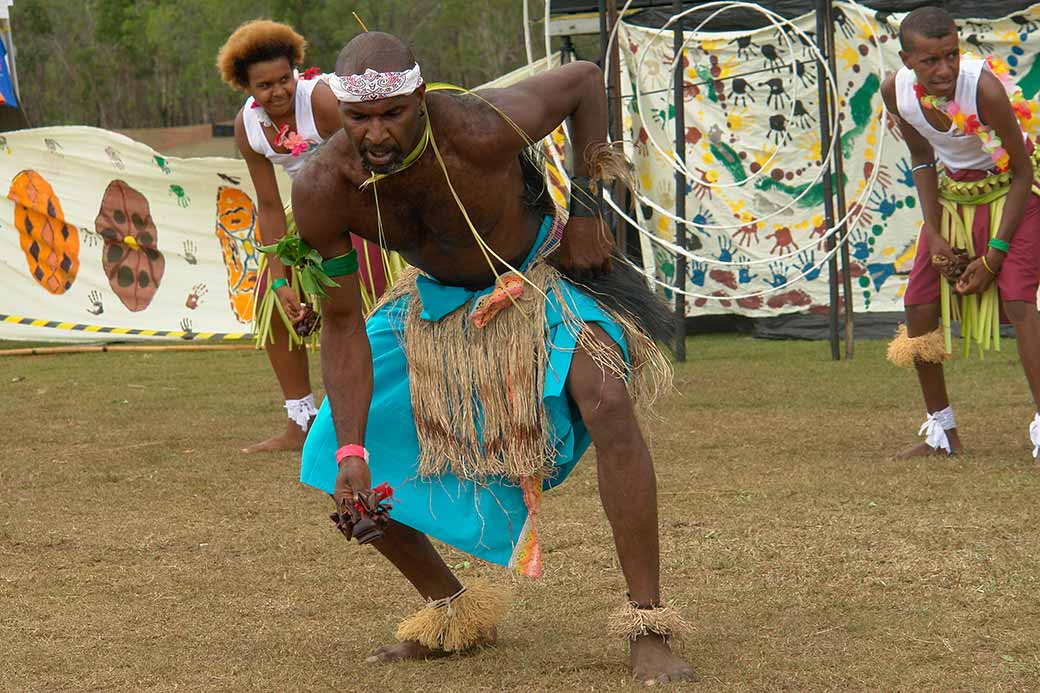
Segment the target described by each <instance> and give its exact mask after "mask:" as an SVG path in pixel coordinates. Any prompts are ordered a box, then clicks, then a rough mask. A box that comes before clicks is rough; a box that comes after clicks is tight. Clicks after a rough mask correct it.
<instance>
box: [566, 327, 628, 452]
mask: <svg viewBox="0 0 1040 693" xmlns="http://www.w3.org/2000/svg"><path fill="white" fill-rule="evenodd" d="M593 332H594V334H595V336H596V339H597V342H598V344H597V346H596V348H597V349H602V351H601V352H600V353H598V354H591V353H589V349H588V348H579V350H578V351H577V352H576V353H575V354H574V362H573V364H572V367H571V372H570V376H569V377H568V379H567V386H568V389H569V391H570V395H571V398H572V399H573V400H574V402H575V404H577V405H578V409H579V410H580V411H581V418H582V421H584V423H585V426H586V427H587V428H588V429H589V432H590V433H592V435H593V437H594V438H596V437H602V436H604V435H613V434H620V433H622V432H623V431H624V429H626V428H628V427H629V426H630V425H631V423H632V422H634V420H635V419H634V412H633V407H632V400H631V398H630V397H629V394H628V387H627V385H626V383H625V380H624V379H623V378H622V377H621V375H619V374H618V373H616V372H614V371H613V369H611V368H608V367H606V366H604V364H603V360H604V358H608V357H612V358H614V359H616V362H617V363H624V361H623V360H622V357H621V350H620V348H619V347H618V346H617V344H615V343H614V341H613V340H611V339H610V338H609V337H608V336H607V335H606V333H604V332H603V331H602V330H601V329H599V328H598V327H595V328H593Z"/></svg>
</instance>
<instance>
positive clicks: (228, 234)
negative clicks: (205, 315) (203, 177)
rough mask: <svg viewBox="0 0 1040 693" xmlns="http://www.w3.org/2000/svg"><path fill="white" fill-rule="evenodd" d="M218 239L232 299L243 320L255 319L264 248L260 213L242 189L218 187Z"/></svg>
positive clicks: (233, 307) (234, 307)
mask: <svg viewBox="0 0 1040 693" xmlns="http://www.w3.org/2000/svg"><path fill="white" fill-rule="evenodd" d="M216 233H217V238H218V239H220V247H221V249H222V250H223V252H224V266H225V267H226V268H227V273H228V298H230V299H231V310H232V311H234V313H235V317H236V318H237V319H238V321H239V322H243V323H247V322H249V321H251V320H252V319H253V311H254V309H255V308H256V294H255V289H256V282H257V269H258V266H259V263H260V251H259V250H257V248H256V239H257V238H259V237H260V228H259V216H258V215H257V213H256V207H255V206H254V205H253V200H251V199H250V197H249V195H247V194H245V193H244V192H242V191H241V190H239V189H238V188H229V187H225V186H221V187H220V188H218V189H217V229H216Z"/></svg>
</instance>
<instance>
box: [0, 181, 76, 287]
mask: <svg viewBox="0 0 1040 693" xmlns="http://www.w3.org/2000/svg"><path fill="white" fill-rule="evenodd" d="M7 197H8V198H9V199H10V200H11V201H12V202H14V226H15V228H16V229H18V241H19V243H20V244H21V246H22V252H23V253H25V260H26V262H27V263H28V265H29V274H30V275H31V276H32V278H33V279H35V280H36V283H37V284H39V285H40V286H42V287H43V288H44V289H46V290H47V291H48V292H49V293H51V294H54V295H55V296H60V295H61V294H63V293H65V292H66V291H68V290H69V289H70V288H72V284H73V282H75V281H76V273H77V272H78V271H79V230H78V229H77V228H76V227H75V226H73V225H72V224H66V223H65V217H64V215H63V214H62V211H61V203H60V202H59V201H58V196H57V195H55V194H54V190H53V189H52V188H51V186H50V184H49V183H48V182H47V181H46V180H45V179H44V177H43V176H41V175H40V174H39V173H37V172H36V171H22V172H21V173H19V174H18V175H17V176H15V177H14V180H13V181H11V189H10V190H9V191H8V193H7Z"/></svg>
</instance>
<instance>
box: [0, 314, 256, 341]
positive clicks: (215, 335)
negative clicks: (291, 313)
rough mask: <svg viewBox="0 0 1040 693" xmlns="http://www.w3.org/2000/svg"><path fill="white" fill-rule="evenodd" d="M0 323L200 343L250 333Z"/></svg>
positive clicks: (10, 319) (11, 319)
mask: <svg viewBox="0 0 1040 693" xmlns="http://www.w3.org/2000/svg"><path fill="white" fill-rule="evenodd" d="M0 322H5V323H10V324H12V325H28V326H30V327H49V328H52V329H55V330H71V331H73V332H95V333H97V334H111V335H127V336H135V337H166V338H169V339H185V340H190V341H200V340H207V339H223V340H234V339H249V338H251V337H252V336H253V334H252V333H251V332H192V331H191V330H142V329H138V328H136V327H106V326H104V325H87V324H84V323H78V322H60V321H58V320H43V319H42V318H26V317H23V316H21V315H4V314H3V313H0Z"/></svg>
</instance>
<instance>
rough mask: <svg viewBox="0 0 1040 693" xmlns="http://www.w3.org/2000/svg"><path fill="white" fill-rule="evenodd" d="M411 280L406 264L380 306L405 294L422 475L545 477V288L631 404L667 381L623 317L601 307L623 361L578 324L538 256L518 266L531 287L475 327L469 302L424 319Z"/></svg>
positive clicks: (548, 464) (650, 345) (647, 400)
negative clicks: (618, 331)
mask: <svg viewBox="0 0 1040 693" xmlns="http://www.w3.org/2000/svg"><path fill="white" fill-rule="evenodd" d="M416 276H417V272H416V271H415V270H414V269H411V270H409V271H408V272H407V273H406V274H405V275H403V276H402V277H401V278H400V279H399V280H398V282H396V283H395V284H394V286H393V287H391V289H390V290H389V291H387V293H386V295H384V297H383V299H382V300H381V301H380V303H379V306H382V305H385V304H386V303H388V302H390V301H394V300H396V299H399V298H401V297H402V296H405V295H408V294H411V301H410V305H409V308H408V312H407V317H406V318H405V321H404V322H405V327H404V333H403V335H402V336H401V338H402V342H403V344H404V350H405V353H406V355H407V358H408V369H409V378H410V385H411V396H412V409H413V412H414V414H415V423H416V431H417V432H418V437H419V448H420V454H419V473H420V475H421V476H423V477H430V476H435V475H438V474H441V473H443V472H445V471H448V470H450V471H451V472H452V473H454V474H455V475H456V476H457V477H459V478H460V479H468V480H473V481H477V482H480V481H483V480H485V479H486V478H487V477H488V476H489V475H498V476H504V477H506V478H508V479H511V480H513V481H515V482H517V483H519V481H520V479H522V478H523V477H526V476H535V477H537V478H542V477H543V476H546V475H549V474H551V472H552V466H553V464H554V462H555V456H556V452H555V448H554V446H553V443H552V439H551V435H550V431H549V426H548V414H547V412H546V411H545V403H544V401H543V399H542V394H543V391H544V386H545V376H546V368H547V366H548V363H549V353H548V352H549V350H548V348H547V345H546V338H547V335H548V329H549V328H548V325H547V322H546V317H545V305H544V302H545V300H546V298H545V296H547V295H548V293H549V292H550V291H552V292H555V296H556V298H557V301H558V303H559V305H560V306H561V308H562V311H563V314H564V318H565V323H564V329H568V330H572V331H573V334H574V336H575V338H576V341H577V344H578V348H580V349H582V350H584V351H585V352H587V353H588V354H589V355H590V356H591V357H592V359H593V360H594V361H595V362H596V363H597V364H598V365H599V366H600V368H602V370H603V371H604V373H605V374H607V375H610V376H613V377H617V378H623V379H625V381H626V383H627V386H628V390H629V393H630V394H631V396H632V399H633V401H634V402H635V404H636V405H637V407H639V408H640V410H643V411H646V410H648V409H649V407H650V406H652V404H653V402H654V401H655V400H656V399H657V397H658V396H659V395H660V394H662V393H663V392H666V391H667V390H668V389H669V388H670V387H671V377H672V370H671V365H670V364H669V362H668V360H667V358H666V357H665V356H664V354H663V353H661V351H660V349H659V348H658V347H657V345H656V344H655V343H654V342H653V340H652V339H650V338H649V337H648V336H646V335H645V334H643V333H642V332H641V331H640V330H639V329H638V327H637V326H636V323H635V322H634V321H633V320H632V319H631V318H630V317H629V316H624V315H619V314H617V313H616V312H614V311H607V312H608V314H609V315H610V317H611V318H612V319H614V320H616V321H617V322H618V324H619V325H620V326H621V328H622V331H623V334H624V339H625V343H626V345H627V347H628V350H629V356H630V360H631V364H628V363H626V362H625V361H624V359H623V358H622V356H621V354H620V352H619V350H618V349H616V348H615V346H614V345H613V344H610V343H604V342H602V341H600V340H599V339H597V338H596V336H595V334H594V333H593V331H592V330H591V329H590V328H589V326H588V325H586V324H585V323H584V322H582V320H581V319H580V318H579V317H578V316H577V314H576V313H575V311H574V310H573V309H572V308H571V306H569V305H568V304H567V302H566V301H565V300H564V296H563V294H562V293H561V292H560V291H559V289H558V288H557V282H558V281H559V280H560V279H561V275H560V272H559V270H557V269H555V268H554V267H552V266H550V265H549V264H547V263H545V262H535V263H534V264H533V265H532V266H531V267H530V268H529V269H528V270H527V272H526V276H527V278H528V280H529V281H531V283H533V284H534V285H535V286H536V287H538V290H539V291H534V290H533V289H529V290H527V291H525V292H524V293H523V294H522V295H521V296H520V297H519V298H518V299H517V300H516V302H515V305H513V306H510V307H509V308H507V309H505V310H503V311H502V312H501V313H499V314H498V315H497V316H495V317H494V319H492V320H491V322H490V323H488V325H487V326H486V327H484V328H478V327H476V326H475V325H474V324H473V322H472V321H471V320H470V319H469V316H470V313H469V306H468V304H467V306H464V307H462V308H460V309H458V310H456V311H454V312H452V313H450V314H449V315H447V316H445V317H444V318H442V319H441V320H439V321H436V322H433V321H429V320H424V319H423V318H422V300H421V299H420V297H419V295H418V292H417V290H416V289H415V277H416ZM377 308H378V307H377ZM604 310H606V309H605V308H604ZM446 374H447V377H445V375H446Z"/></svg>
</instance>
